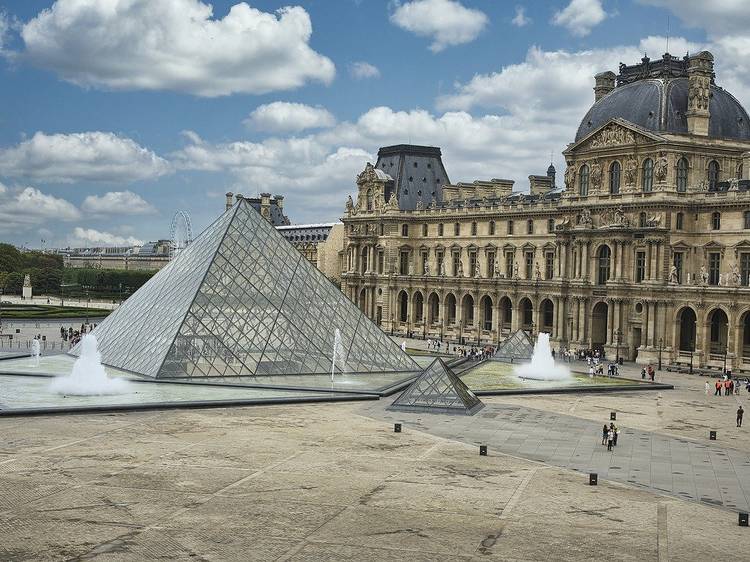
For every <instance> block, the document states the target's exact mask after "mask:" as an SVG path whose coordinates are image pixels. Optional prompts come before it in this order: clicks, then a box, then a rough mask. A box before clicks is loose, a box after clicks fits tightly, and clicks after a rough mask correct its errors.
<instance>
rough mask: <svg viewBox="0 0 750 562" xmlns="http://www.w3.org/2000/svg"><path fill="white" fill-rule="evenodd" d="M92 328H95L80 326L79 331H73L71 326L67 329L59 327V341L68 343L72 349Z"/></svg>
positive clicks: (92, 325)
mask: <svg viewBox="0 0 750 562" xmlns="http://www.w3.org/2000/svg"><path fill="white" fill-rule="evenodd" d="M94 328H96V324H81V328H80V329H79V330H74V329H73V327H72V326H70V327H69V328H65V326H60V339H61V340H62V341H66V342H70V347H73V346H74V345H76V344H77V343H78V342H79V341H81V338H82V337H83V336H84V335H85V334H88V333H89V332H91V331H92V330H93V329H94Z"/></svg>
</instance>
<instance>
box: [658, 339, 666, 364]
mask: <svg viewBox="0 0 750 562" xmlns="http://www.w3.org/2000/svg"><path fill="white" fill-rule="evenodd" d="M663 346H664V338H659V365H658V367H657V370H658V371H661V350H662V347H663Z"/></svg>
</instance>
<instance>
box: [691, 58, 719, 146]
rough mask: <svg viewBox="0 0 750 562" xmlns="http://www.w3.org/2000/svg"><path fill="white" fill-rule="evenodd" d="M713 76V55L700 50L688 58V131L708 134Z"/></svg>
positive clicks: (702, 134)
mask: <svg viewBox="0 0 750 562" xmlns="http://www.w3.org/2000/svg"><path fill="white" fill-rule="evenodd" d="M713 78H714V56H713V55H712V54H711V53H709V52H708V51H701V52H700V53H698V54H697V55H695V56H692V57H690V58H689V59H688V110H687V122H688V133H690V134H691V135H701V136H708V124H709V121H710V119H711V112H710V111H709V101H710V99H711V83H712V82H713Z"/></svg>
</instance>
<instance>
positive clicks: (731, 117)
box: [575, 77, 750, 142]
mask: <svg viewBox="0 0 750 562" xmlns="http://www.w3.org/2000/svg"><path fill="white" fill-rule="evenodd" d="M687 107H688V78H684V77H681V78H672V79H662V78H649V79H642V80H637V81H635V82H631V83H629V84H624V85H622V86H618V87H617V88H615V89H614V90H612V91H611V92H610V93H609V94H607V95H606V96H604V97H603V98H601V99H600V100H599V101H597V102H596V103H595V104H594V105H593V106H592V107H591V109H589V111H588V113H586V115H585V116H584V118H583V120H582V121H581V124H580V126H579V127H578V132H577V133H576V139H575V140H576V142H578V141H579V140H581V139H582V138H584V137H585V136H586V135H588V134H589V133H591V132H593V131H595V130H596V129H598V128H599V127H601V126H602V125H604V124H605V123H607V122H608V121H609V120H610V119H613V118H615V117H619V118H621V119H625V120H626V121H630V122H631V123H634V124H635V125H638V126H640V127H642V128H644V129H647V130H649V131H654V132H656V133H677V134H687V132H688V127H687V116H686V113H687ZM709 111H710V114H711V118H710V120H709V126H708V136H709V137H717V138H727V139H737V140H750V117H748V114H747V112H746V111H745V109H744V108H743V107H742V106H741V105H740V102H738V101H737V100H736V99H735V97H734V96H733V95H732V94H730V93H729V92H727V91H726V90H724V89H723V88H720V87H718V86H715V85H714V84H711V98H710V101H709Z"/></svg>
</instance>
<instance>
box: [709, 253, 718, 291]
mask: <svg viewBox="0 0 750 562" xmlns="http://www.w3.org/2000/svg"><path fill="white" fill-rule="evenodd" d="M720 271H721V254H720V253H719V252H711V253H710V254H708V284H709V285H718V284H719V273H720Z"/></svg>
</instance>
